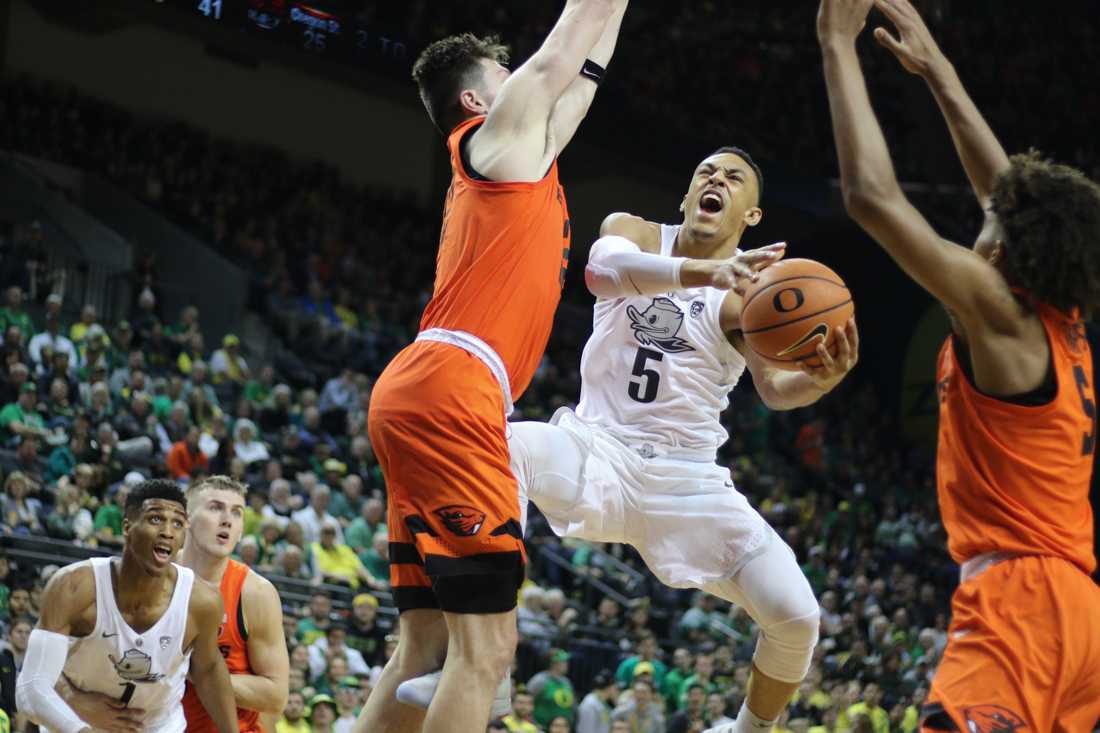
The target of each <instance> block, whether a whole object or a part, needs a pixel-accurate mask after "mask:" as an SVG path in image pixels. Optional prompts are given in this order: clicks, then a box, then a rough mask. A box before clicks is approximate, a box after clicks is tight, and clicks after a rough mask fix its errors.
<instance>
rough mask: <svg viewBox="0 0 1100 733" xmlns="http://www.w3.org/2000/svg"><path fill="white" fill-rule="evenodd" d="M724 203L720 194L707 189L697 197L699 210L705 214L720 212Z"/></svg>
mask: <svg viewBox="0 0 1100 733" xmlns="http://www.w3.org/2000/svg"><path fill="white" fill-rule="evenodd" d="M725 205H726V203H725V201H723V200H722V197H721V195H719V194H718V193H716V192H715V191H707V192H706V193H704V194H703V195H702V196H701V197H700V198H699V210H700V211H703V212H704V213H707V214H720V213H722V208H723V207H724V206H725Z"/></svg>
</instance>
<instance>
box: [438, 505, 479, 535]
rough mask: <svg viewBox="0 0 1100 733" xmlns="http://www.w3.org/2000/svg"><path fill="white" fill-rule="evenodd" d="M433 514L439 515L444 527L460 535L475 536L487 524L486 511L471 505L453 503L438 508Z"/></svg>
mask: <svg viewBox="0 0 1100 733" xmlns="http://www.w3.org/2000/svg"><path fill="white" fill-rule="evenodd" d="M433 514H435V515H436V516H437V517H439V519H440V520H441V521H442V522H443V526H444V527H446V528H447V529H449V530H450V531H451V532H454V533H455V534H456V535H458V536H459V537H473V536H474V535H475V534H477V533H478V532H480V531H481V525H483V524H485V512H483V511H479V510H477V509H474V508H473V507H469V506H460V505H458V504H452V505H450V506H445V507H443V508H442V509H436V510H435V511H434V512H433Z"/></svg>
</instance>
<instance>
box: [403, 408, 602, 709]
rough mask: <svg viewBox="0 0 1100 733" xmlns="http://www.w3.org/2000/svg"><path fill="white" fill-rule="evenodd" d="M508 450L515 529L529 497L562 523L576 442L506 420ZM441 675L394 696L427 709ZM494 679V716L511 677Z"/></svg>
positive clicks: (575, 468) (573, 479) (574, 474)
mask: <svg viewBox="0 0 1100 733" xmlns="http://www.w3.org/2000/svg"><path fill="white" fill-rule="evenodd" d="M508 448H509V453H510V456H511V463H510V467H511V471H512V474H513V475H514V476H515V479H516V483H517V484H518V493H519V512H520V525H521V527H524V528H526V525H527V503H528V501H534V502H535V503H536V504H537V505H538V507H539V509H540V510H541V511H542V512H543V513H544V514H545V515H546V516H547V517H548V518H549V519H550V520H551V521H552V522H553V523H554V524H555V525H557V526H558V527H561V526H564V525H567V524H568V523H569V520H570V518H571V517H570V510H571V509H572V508H573V507H574V506H576V505H577V503H578V501H579V500H580V498H581V491H582V482H583V472H584V461H585V454H584V451H583V448H582V446H581V444H580V443H579V442H578V441H577V440H576V439H574V438H573V437H572V436H571V435H570V434H569V433H568V432H567V431H566V430H564V429H562V428H560V427H558V426H556V425H551V424H549V423H543V422H515V423H509V424H508ZM456 622H457V623H461V622H462V621H461V619H459V620H457V621H456ZM448 659H450V653H448ZM441 679H442V678H441V676H440V674H439V673H438V672H435V673H434V674H430V675H425V676H423V677H420V678H418V679H415V680H412V681H410V682H409V683H408V684H405V685H402V687H401V690H400V691H399V692H398V696H399V697H400V698H401V699H402V700H403V701H405V702H406V703H407V704H410V705H416V706H417V707H421V708H427V707H428V706H429V705H430V704H431V701H432V700H433V698H434V697H435V695H436V693H437V690H438V689H439V684H440V681H441ZM500 679H501V681H500V682H499V684H498V686H497V688H496V693H495V699H494V701H493V713H494V717H495V716H496V714H497V713H499V714H501V715H503V714H505V713H506V712H507V710H508V709H510V708H511V680H510V674H509V669H508V668H507V667H506V668H505V670H504V672H503V673H502V677H501V678H500Z"/></svg>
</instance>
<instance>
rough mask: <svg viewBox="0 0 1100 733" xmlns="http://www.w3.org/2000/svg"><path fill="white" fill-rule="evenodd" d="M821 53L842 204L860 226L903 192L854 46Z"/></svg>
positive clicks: (840, 44) (839, 44) (836, 45)
mask: <svg viewBox="0 0 1100 733" xmlns="http://www.w3.org/2000/svg"><path fill="white" fill-rule="evenodd" d="M822 52H823V53H822V55H823V57H824V66H825V85H826V87H827V89H828V92H829V110H830V112H831V114H832V119H833V135H834V137H835V140H836V149H837V159H838V162H839V166H840V183H841V190H842V192H843V194H844V204H845V207H846V208H847V209H848V212H849V214H851V215H852V218H854V219H856V221H859V222H860V223H861V224H863V223H864V222H863V220H864V219H865V218H866V217H867V216H868V214H870V213H872V212H873V210H874V209H875V208H876V207H879V206H882V205H884V204H885V203H887V202H889V201H891V200H892V199H896V198H898V197H901V187H900V186H899V185H898V181H897V175H896V174H895V173H894V164H893V163H892V162H891V160H890V151H889V149H888V148H887V147H886V138H885V137H884V136H883V134H882V128H881V127H880V126H879V123H878V119H877V118H876V117H875V113H874V110H873V109H872V107H871V99H870V97H869V96H868V94H867V84H866V82H865V80H864V78H863V71H862V70H861V69H860V66H859V58H858V56H856V49H855V44H854V43H853V42H845V41H836V42H831V43H825V44H823V45H822Z"/></svg>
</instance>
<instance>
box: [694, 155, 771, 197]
mask: <svg viewBox="0 0 1100 733" xmlns="http://www.w3.org/2000/svg"><path fill="white" fill-rule="evenodd" d="M716 155H736V156H738V157H739V158H741V159H742V160H744V161H745V162H746V163H748V164H749V167H750V168H752V172H753V173H755V174H756V192H757V200H760V199H762V198H764V172H763V171H762V170H760V166H759V165H757V164H756V161H755V160H753V159H752V156H751V155H749V153H748V151H747V150H745V149H743V148H739V147H737V146H736V145H723V146H722V147H720V148H718V149H717V150H715V151H714V152H713V153H711V154H710V155H708V156H707V157H708V158H713V157H714V156H716Z"/></svg>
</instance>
